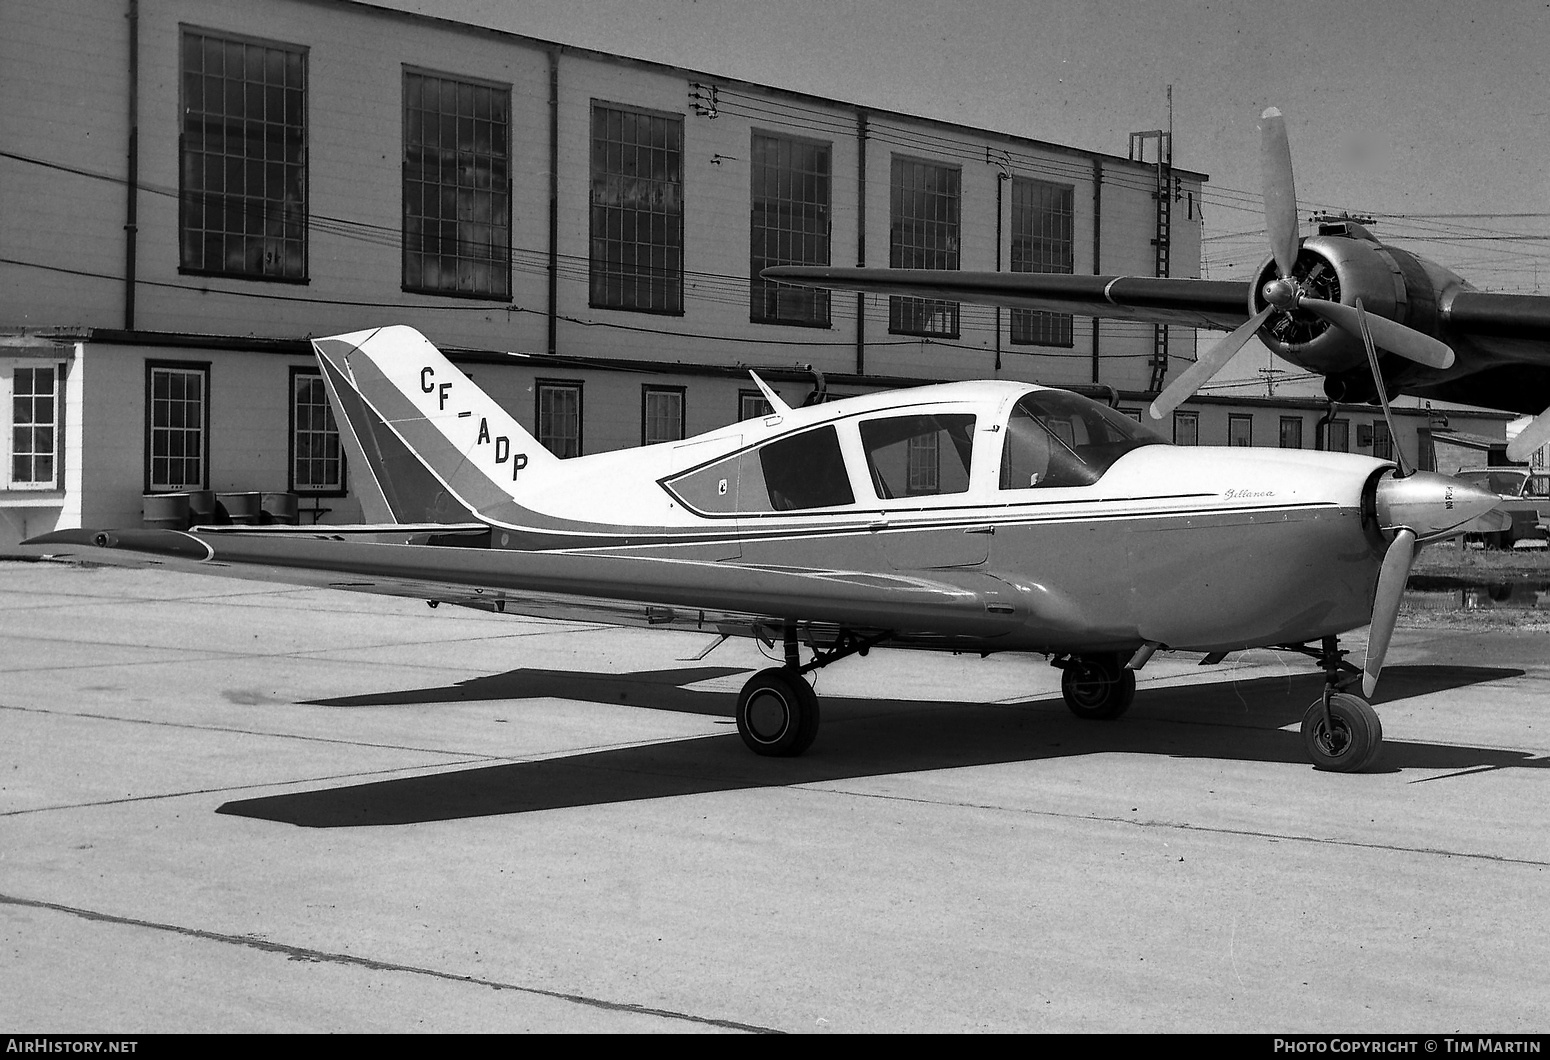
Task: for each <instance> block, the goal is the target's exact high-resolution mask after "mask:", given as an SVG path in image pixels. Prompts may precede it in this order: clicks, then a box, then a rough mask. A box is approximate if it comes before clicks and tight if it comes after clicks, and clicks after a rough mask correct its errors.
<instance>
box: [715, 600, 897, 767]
mask: <svg viewBox="0 0 1550 1060" xmlns="http://www.w3.org/2000/svg"><path fill="white" fill-rule="evenodd" d="M784 635H785V636H784V639H785V648H786V665H784V666H772V667H770V668H769V669H766V670H760V671H759V672H758V673H756V674H754V675H753V676H752V677H751V678H749V679H748V683H747V684H745V685H744V686H743V690H742V691H741V692H739V693H738V694H737V734H738V735H739V736H741V737H742V738H743V743H745V744H747V745H748V749H749V750H750V751H752V752H753V753H754V754H758V755H770V756H775V757H783V758H794V757H795V756H797V755H799V754H801V753H802V752H803V751H805V750H807V749H808V748H809V747H811V746H812V743H813V738H814V737H815V736H817V735H818V696H817V694H816V693H815V692H814V691H813V686H812V685H810V684H808V683H807V679H806V678H804V677H803V676H802V675H803V674H806V673H808V672H810V671H813V670H819V669H822V668H823V667H825V666H828V665H829V664H830V663H832V662H838V661H839V660H840V659H843V658H845V657H846V656H848V655H865V654H866V653H867V652H868V651H870V650H871V649H872V647H873V645H875V644H878V643H880V642H881V641H884V640H886V639H887V638H888V637H889V636H891V634H888V633H879V634H876V635H874V636H870V637H862V636H858V635H856V634H853V633H850V632H849V631H842V632H841V633H840V635H839V638H838V639H837V640H836V641H835V642H834V644H833V646H832V647H830V648H827V649H824V650H820V649H818V648H816V647H815V648H814V649H813V661H812V662H810V663H808V664H807V665H805V666H804V665H802V661H801V657H800V656H799V655H798V653H797V648H798V645H797V629H796V626H795V625H793V624H791V623H787V624H786V626H785V627H784Z"/></svg>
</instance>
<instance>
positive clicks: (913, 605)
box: [24, 528, 1027, 643]
mask: <svg viewBox="0 0 1550 1060" xmlns="http://www.w3.org/2000/svg"><path fill="white" fill-rule="evenodd" d="M330 529H331V528H319V530H320V531H323V532H320V533H317V534H313V535H296V534H288V535H276V534H262V533H254V534H244V533H231V532H222V533H219V534H210V533H205V532H200V531H187V532H185V531H177V530H89V529H76V530H59V531H55V532H53V533H49V534H44V535H42V536H41V537H37V538H33V539H31V540H30V541H27V542H25V543H24V547H27V548H29V550H31V551H33V552H35V553H42V554H45V555H50V556H54V557H57V558H62V559H70V560H75V561H87V562H93V563H102V564H107V565H112V566H122V567H153V568H158V569H163V570H180V571H187V572H191V573H200V574H213V575H217V576H224V577H233V578H245V579H249V580H257V581H270V582H280V583H284V584H288V585H307V586H315V587H318V588H330V589H344V590H348V591H352V592H364V593H373V594H377V595H386V596H400V597H408V598H411V599H422V600H429V601H435V602H437V603H440V602H446V603H455V604H463V605H467V606H472V607H476V608H479V609H481V610H490V611H499V612H508V613H515V614H524V615H537V616H539V617H549V618H566V619H570V620H582V621H598V622H608V623H612V624H624V625H651V626H660V625H668V624H672V625H677V626H679V627H683V626H688V627H690V628H698V629H703V630H706V631H709V632H718V631H720V632H739V633H747V632H749V631H750V630H752V631H754V632H757V631H758V626H759V624H760V623H769V624H770V625H772V626H773V627H774V628H776V629H779V627H780V625H781V624H782V623H784V622H802V623H814V622H816V623H822V624H825V625H828V626H832V627H843V628H845V629H849V630H852V631H857V632H859V631H877V632H884V631H886V632H889V633H892V634H894V635H895V639H896V640H898V641H901V642H906V643H908V642H914V643H922V642H935V643H941V642H943V641H952V640H955V639H958V638H963V639H965V640H970V641H973V642H975V643H981V642H984V641H987V640H992V639H994V638H995V637H997V636H999V635H1002V634H1005V633H1008V632H1010V631H1012V630H1014V629H1017V628H1018V627H1019V626H1020V625H1021V624H1022V623H1023V622H1024V621H1025V620H1026V618H1027V608H1026V605H1025V604H1024V603H1023V602H1022V601H1021V600H1020V599H1019V598H1018V596H1019V594H1018V591H1017V590H1016V589H1014V588H1013V587H1012V586H1011V585H1009V584H1008V583H1006V582H1004V581H1002V580H1001V579H999V578H997V577H995V576H994V575H991V574H985V573H979V572H966V571H920V572H908V571H903V572H900V571H893V572H887V573H877V572H871V571H844V570H823V569H811V568H800V567H774V566H758V565H745V564H728V563H716V562H709V561H703V560H682V559H662V558H649V557H640V556H608V555H597V554H591V553H565V552H527V551H519V550H513V549H494V548H481V547H459V546H457V545H456V544H455V543H451V542H449V543H448V544H445V545H435V544H403V543H383V542H379V541H361V540H355V539H343V538H339V537H335V536H333V535H331V534H330V533H328V532H327V531H328V530H330ZM723 627H730V628H725V629H724V628H723Z"/></svg>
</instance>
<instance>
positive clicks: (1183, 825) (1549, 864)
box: [795, 784, 1550, 868]
mask: <svg viewBox="0 0 1550 1060" xmlns="http://www.w3.org/2000/svg"><path fill="white" fill-rule="evenodd" d="M795 786H797V787H801V788H805V789H807V790H809V791H825V792H829V793H831V794H835V795H851V796H854V797H856V798H860V799H881V800H884V801H889V802H912V803H919V804H921V805H923V806H951V807H956V808H959V809H968V810H999V811H1001V812H1003V813H1016V814H1023V815H1026V816H1029V817H1049V818H1053V819H1056V820H1065V821H1092V822H1095V823H1100V824H1122V825H1129V826H1131V827H1133V828H1164V829H1171V830H1174V831H1179V832H1202V833H1208V834H1212V835H1232V836H1244V837H1247V838H1250V839H1273V840H1276V841H1278V842H1286V843H1312V844H1317V845H1322V846H1334V847H1349V848H1352V849H1356V850H1384V851H1390V852H1393V853H1399V854H1426V855H1432V856H1438V857H1445V858H1471V859H1473V860H1476V861H1490V862H1496V863H1498V864H1503V865H1532V866H1534V867H1536V868H1550V861H1546V860H1541V859H1538V858H1510V857H1506V856H1504V855H1501V854H1481V853H1476V852H1473V851H1468V850H1443V849H1441V848H1438V847H1416V846H1405V845H1403V844H1401V843H1368V842H1363V841H1362V840H1359V839H1332V838H1329V837H1327V836H1312V835H1296V834H1294V833H1291V832H1265V831H1260V830H1257V829H1253V828H1223V827H1220V826H1216V825H1200V824H1189V823H1188V822H1181V821H1155V820H1140V819H1137V818H1134V817H1114V816H1110V815H1107V814H1096V813H1062V812H1061V811H1059V810H1033V809H1023V808H1019V807H1014V806H996V805H992V804H987V803H977V802H967V801H963V800H956V799H922V798H914V797H910V796H907V795H888V794H883V793H880V792H870V791H853V790H850V789H848V788H839V787H833V786H830V785H822V784H801V785H795Z"/></svg>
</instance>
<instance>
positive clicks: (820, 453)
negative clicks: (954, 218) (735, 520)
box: [759, 426, 856, 512]
mask: <svg viewBox="0 0 1550 1060" xmlns="http://www.w3.org/2000/svg"><path fill="white" fill-rule="evenodd" d="M759 466H760V468H761V469H762V470H763V472H764V482H765V484H766V485H767V486H768V487H769V491H770V506H771V507H772V508H774V509H775V511H777V512H788V511H792V510H793V509H797V508H833V507H836V506H837V505H841V504H853V503H855V500H856V497H855V494H854V493H852V492H851V489H850V476H849V475H847V474H846V472H845V458H844V456H842V455H841V453H840V440H839V435H838V434H836V433H835V430H834V428H833V427H832V426H826V427H819V428H817V429H816V430H811V431H805V432H803V433H802V434H795V435H791V436H790V437H787V438H777V439H776V440H775V441H773V442H770V443H768V444H767V445H765V446H764V447H763V448H762V449H760V450H759Z"/></svg>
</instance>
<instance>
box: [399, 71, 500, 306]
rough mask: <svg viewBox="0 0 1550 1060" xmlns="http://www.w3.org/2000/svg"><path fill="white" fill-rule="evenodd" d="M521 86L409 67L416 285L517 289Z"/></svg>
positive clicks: (407, 284) (491, 292)
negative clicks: (513, 119)
mask: <svg viewBox="0 0 1550 1060" xmlns="http://www.w3.org/2000/svg"><path fill="white" fill-rule="evenodd" d="M510 114H511V89H510V88H509V87H507V86H503V85H491V84H483V83H480V82H476V81H468V80H462V79H454V78H451V77H444V76H440V75H437V74H430V73H421V72H419V71H415V70H405V71H404V160H403V182H404V189H403V190H404V275H403V285H404V290H406V291H420V292H425V293H436V294H454V295H469V296H472V297H485V298H499V299H506V298H509V297H510V296H511V171H510Z"/></svg>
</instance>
